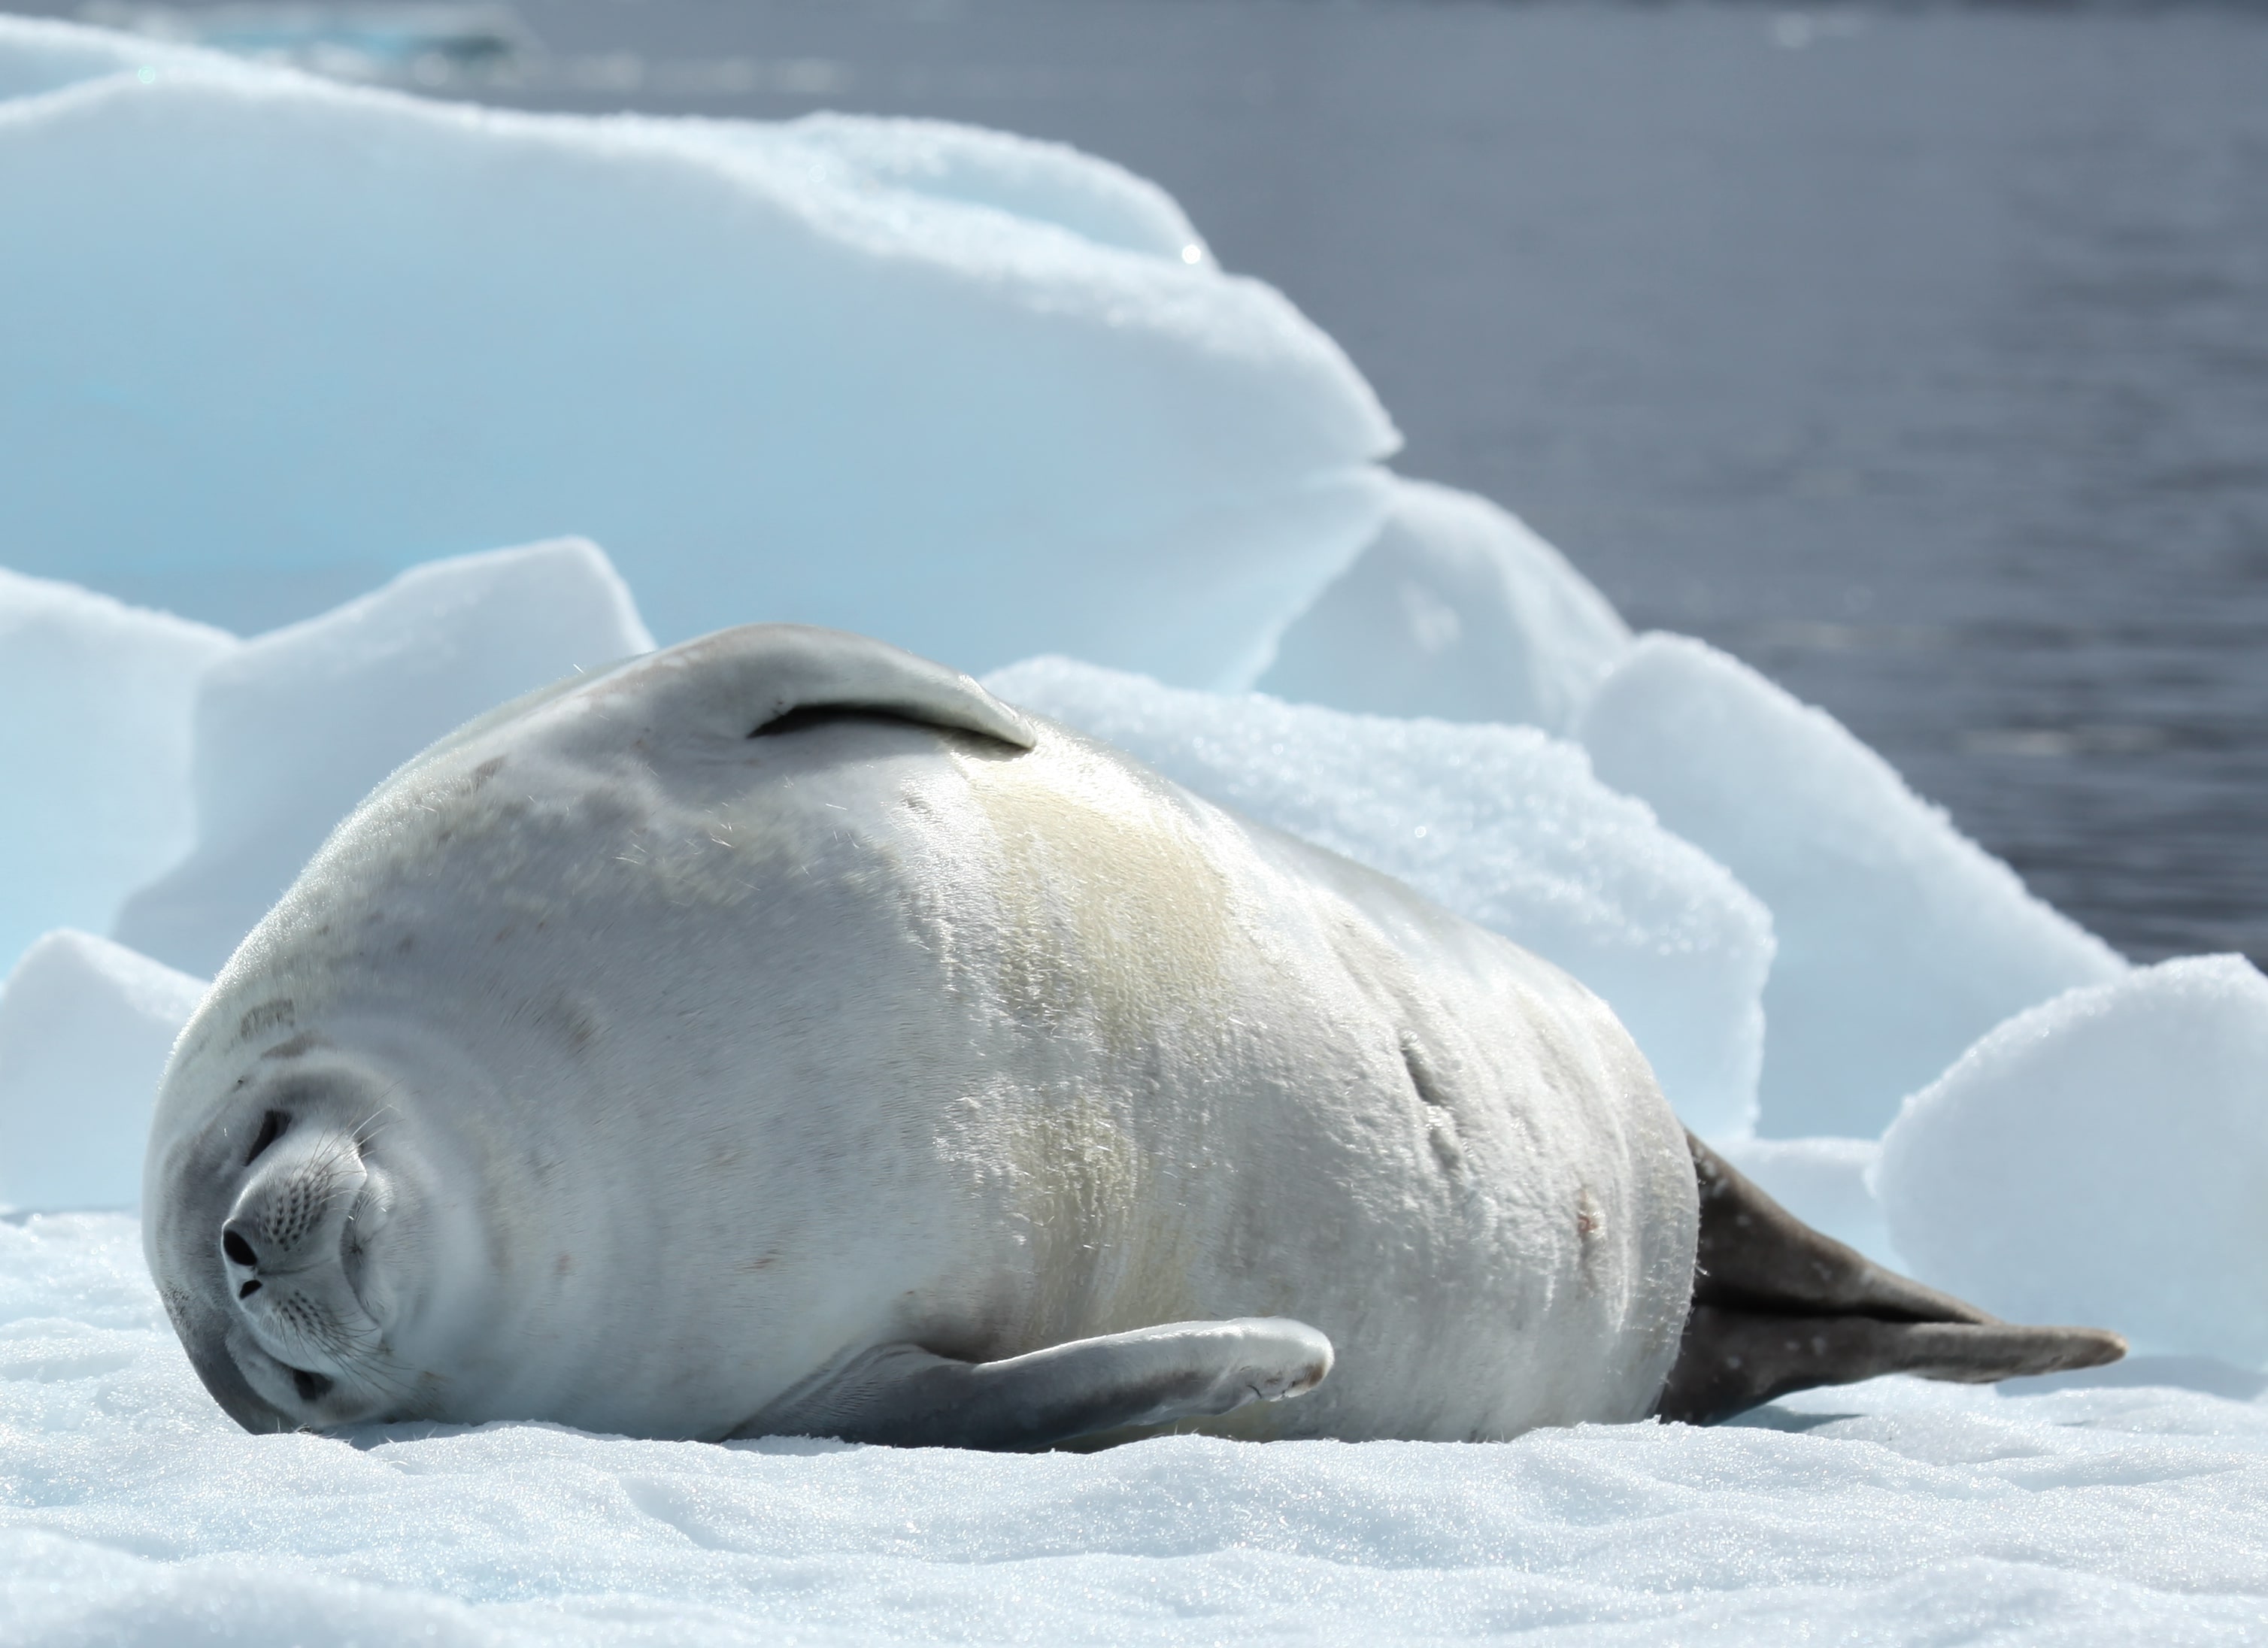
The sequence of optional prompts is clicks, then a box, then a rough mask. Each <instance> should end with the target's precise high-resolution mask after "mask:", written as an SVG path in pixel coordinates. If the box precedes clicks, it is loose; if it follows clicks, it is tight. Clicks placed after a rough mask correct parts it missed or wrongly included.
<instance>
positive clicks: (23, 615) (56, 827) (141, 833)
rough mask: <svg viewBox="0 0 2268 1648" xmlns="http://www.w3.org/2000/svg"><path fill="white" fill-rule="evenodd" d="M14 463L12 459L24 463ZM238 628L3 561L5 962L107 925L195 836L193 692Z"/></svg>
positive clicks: (0, 700) (0, 839) (0, 707)
mask: <svg viewBox="0 0 2268 1648" xmlns="http://www.w3.org/2000/svg"><path fill="white" fill-rule="evenodd" d="M11 477H12V471H11ZM234 644H235V640H234V637H233V636H229V635H227V634H225V633H224V632H222V631H221V630H218V629H212V628H210V627H209V626H207V625H204V624H196V623H189V622H185V621H184V620H182V619H180V618H175V617H173V616H170V615H169V614H165V613H156V612H144V611H141V610H138V609H136V608H135V607H125V606H122V605H121V604H120V603H118V602H117V601H114V600H111V599H109V598H108V597H107V596H104V595H97V594H94V593H92V592H90V591H87V590H84V589H80V588H79V587H78V586H77V585H71V584H61V583H56V582H54V581H52V580H49V579H47V578H25V577H23V576H21V575H20V574H18V573H14V572H11V571H9V570H7V569H5V568H4V567H0V711H4V712H0V774H4V775H5V781H4V782H0V862H4V863H6V864H11V865H28V864H37V865H38V866H39V867H40V869H39V873H38V874H36V875H33V874H25V873H20V872H19V873H16V874H11V875H7V876H0V967H4V966H6V965H7V964H8V962H9V961H11V960H13V959H14V958H15V957H16V956H18V954H20V953H22V952H23V949H24V946H25V945H28V944H30V943H31V942H32V940H33V939H34V938H38V937H39V936H40V934H41V933H43V932H46V931H48V929H50V928H55V927H85V928H96V929H99V928H105V927H107V926H109V925H110V923H111V918H112V917H113V916H115V915H116V914H117V910H118V904H119V901H120V900H122V899H123V898H124V897H125V896H126V894H128V893H129V892H131V891H132V890H133V889H134V888H135V887H137V886H138V885H140V884H141V883H142V882H144V881H146V880H148V879H150V878H151V876H153V875H156V874H157V873H158V872H159V871H161V870H163V869H165V868H166V866H167V865H168V864H172V863H173V860H174V859H176V858H178V857H180V855H181V853H182V852H183V851H184V850H186V849H187V848H188V844H189V836H190V819H189V808H188V786H187V784H186V780H187V778H188V766H189V699H190V695H191V693H192V691H193V689H194V684H195V681H196V679H197V677H198V675H199V674H200V673H203V670H204V668H205V666H207V665H209V664H211V663H212V662H214V661H215V660H216V659H217V658H221V657H223V656H225V654H226V653H227V652H228V651H229V650H230V649H231V648H232V646H233V645H234Z"/></svg>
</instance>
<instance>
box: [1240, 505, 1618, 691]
mask: <svg viewBox="0 0 2268 1648" xmlns="http://www.w3.org/2000/svg"><path fill="white" fill-rule="evenodd" d="M1630 644H1631V635H1630V630H1629V629H1628V628H1627V627H1626V626H1624V623H1623V621H1622V619H1621V618H1620V617H1619V616H1617V615H1616V612H1615V609H1614V608H1613V607H1610V606H1609V605H1608V604H1607V599H1606V597H1605V596H1603V595H1602V594H1600V593H1599V592H1598V591H1597V590H1596V589H1594V588H1593V587H1592V585H1591V584H1590V581H1589V580H1588V579H1587V578H1584V577H1583V575H1582V574H1581V573H1580V572H1578V571H1576V570H1575V569H1574V568H1573V567H1572V566H1570V565H1568V563H1567V558H1566V557H1565V555H1561V554H1560V553H1559V552H1558V551H1557V549H1555V548H1552V547H1551V546H1550V544H1548V543H1546V542H1545V541H1543V539H1541V538H1539V537H1537V536H1536V535H1535V533H1533V532H1530V531H1529V530H1528V527H1527V526H1526V525H1525V524H1524V523H1522V522H1521V521H1520V520H1519V519H1516V518H1515V517H1513V516H1512V515H1509V514H1507V513H1506V512H1505V511H1503V510H1501V509H1499V508H1498V507H1497V506H1496V505H1495V504H1491V503H1490V502H1489V501H1488V500H1487V499H1486V498H1483V497H1475V496H1474V495H1473V494H1471V493H1469V492H1460V491H1457V490H1455V489H1453V488H1450V487H1443V486H1434V485H1432V483H1430V482H1420V481H1403V480H1397V481H1396V482H1395V489H1394V507H1393V511H1392V512H1391V513H1390V514H1388V517H1387V518H1386V521H1385V523H1384V524H1383V525H1382V526H1380V528H1379V530H1378V535H1377V536H1376V537H1375V538H1373V539H1372V540H1371V541H1370V542H1369V543H1368V544H1367V545H1366V546H1365V548H1364V549H1363V552H1362V554H1361V555H1360V556H1359V557H1358V558H1357V560H1356V562H1355V563H1354V565H1353V566H1351V567H1350V568H1349V569H1348V570H1346V572H1345V573H1344V574H1343V575H1342V576H1341V577H1340V578H1339V579H1338V581H1337V583H1335V584H1333V585H1331V586H1330V587H1329V589H1327V590H1325V591H1324V592H1322V594H1321V595H1320V596H1318V597H1317V598H1316V600H1315V601H1314V605H1313V606H1311V607H1308V608H1307V611H1306V612H1304V613H1302V614H1300V617H1299V619H1298V620H1297V621H1296V622H1294V623H1293V624H1292V627H1291V629H1289V630H1287V631H1286V632H1285V636H1284V638H1283V640H1282V642H1281V643H1279V644H1278V648H1277V652H1276V659H1275V662H1274V663H1273V664H1272V665H1270V667H1269V670H1268V673H1266V674H1265V675H1263V676H1262V677H1261V678H1260V681H1259V683H1258V684H1259V687H1260V688H1261V690H1262V691H1263V692H1267V693H1270V694H1273V695H1275V696H1277V697H1278V698H1290V699H1293V700H1296V701H1298V702H1300V703H1319V704H1329V705H1331V706H1332V707H1333V708H1335V709H1339V710H1371V711H1373V712H1375V713H1378V714H1381V715H1392V716H1430V717H1436V718H1439V719H1441V720H1445V721H1513V722H1525V723H1527V724H1528V725H1533V726H1540V727H1543V728H1544V729H1546V730H1547V731H1550V732H1566V731H1567V730H1568V729H1569V727H1570V726H1572V724H1573V722H1574V718H1575V715H1576V713H1577V711H1579V710H1580V709H1581V708H1582V707H1583V704H1584V703H1585V702H1586V701H1587V699H1588V698H1589V697H1590V695H1591V693H1592V692H1593V690H1594V688H1596V687H1597V686H1598V684H1599V681H1601V679H1602V678H1603V677H1604V676H1605V675H1606V673H1607V672H1608V671H1609V670H1610V669H1612V668H1613V667H1614V666H1615V665H1616V663H1617V662H1618V661H1620V659H1621V658H1622V656H1623V654H1624V653H1625V652H1627V651H1629V650H1630Z"/></svg>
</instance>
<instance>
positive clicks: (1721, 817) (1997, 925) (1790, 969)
mask: <svg viewBox="0 0 2268 1648" xmlns="http://www.w3.org/2000/svg"><path fill="white" fill-rule="evenodd" d="M1577 736H1578V737H1580V739H1581V740H1582V743H1583V746H1584V747H1585V748H1586V749H1587V750H1589V751H1590V753H1591V761H1592V763H1593V765H1594V767H1595V768H1596V769H1597V770H1598V775H1599V776H1600V777H1601V778H1602V779H1603V780H1604V781H1605V782H1606V783H1607V784H1610V785H1612V786H1613V787H1614V788H1616V789H1617V790H1621V791H1627V792H1628V793H1629V794H1631V795H1634V796H1637V797H1638V798H1640V799H1641V800H1644V801H1646V803H1648V804H1649V805H1650V806H1652V807H1653V810H1654V812H1655V813H1656V814H1658V815H1659V816H1660V818H1661V821H1662V823H1664V824H1665V825H1667V826H1668V828H1670V829H1672V830H1675V832H1676V833H1677V834H1678V835H1683V837H1684V838H1685V839H1686V840H1688V841H1690V842H1693V843H1694V844H1695V845H1696V846H1697V847H1699V848H1700V849H1701V850H1703V851H1705V852H1706V853H1708V854H1709V855H1710V856H1711V857H1713V858H1715V859H1716V860H1717V861H1718V862H1719V863H1720V864H1723V865H1725V866H1726V867H1727V869H1729V870H1730V871H1731V872H1733V873H1734V875H1736V876H1738V877H1739V878H1740V879H1741V881H1742V885H1743V886H1745V887H1748V888H1749V890H1750V891H1751V892H1753V893H1754V894H1756V896H1757V897H1758V898H1760V899H1762V900H1763V901H1764V903H1765V905H1766V906H1767V907H1768V908H1769V909H1771V916H1772V926H1773V929H1774V931H1776V932H1777V934H1778V938H1779V957H1778V961H1777V963H1776V964H1775V965H1774V967H1773V969H1772V975H1771V982H1769V983H1768V984H1767V985H1766V986H1765V989H1764V1015H1765V1019H1766V1021H1767V1022H1768V1023H1769V1025H1770V1026H1771V1034H1770V1036H1769V1038H1768V1040H1767V1041H1766V1044H1765V1048H1764V1076H1763V1079H1762V1082H1761V1085H1760V1089H1759V1096H1760V1101H1761V1105H1762V1115H1761V1117H1760V1120H1759V1122H1758V1123H1757V1126H1758V1130H1759V1131H1761V1132H1764V1133H1766V1134H1769V1135H1773V1136H1777V1137H1799V1136H1805V1135H1815V1134H1830V1135H1845V1136H1850V1137H1872V1136H1874V1135H1875V1134H1878V1133H1880V1132H1881V1130H1882V1129H1883V1127H1884V1126H1885V1125H1886V1124H1888V1122H1889V1119H1890V1117H1891V1116H1892V1115H1895V1114H1896V1110H1897V1107H1898V1101H1899V1100H1901V1099H1903V1098H1904V1096H1905V1095H1906V1094H1907V1093H1911V1092H1912V1091H1913V1090H1914V1089H1916V1088H1918V1087H1919V1086H1921V1085H1923V1084H1924V1083H1926V1082H1927V1081H1929V1080H1930V1079H1931V1078H1933V1077H1935V1076H1936V1075H1937V1073H1938V1072H1939V1071H1940V1070H1943V1069H1944V1068H1945V1067H1946V1066H1947V1065H1948V1063H1951V1062H1952V1061H1953V1060H1954V1059H1955V1057H1957V1056H1959V1055H1960V1054H1961V1053H1962V1050H1963V1049H1965V1048H1967V1047H1968V1046H1969V1044H1970V1042H1971V1041H1975V1040H1976V1039H1977V1037H1978V1036H1980V1035H1982V1034H1985V1031H1987V1030H1989V1029H1991V1028H1992V1026H1994V1025H1996V1024H1998V1023H1999V1021H2000V1020H2001V1019H2005V1018H2007V1016H2008V1015H2009V1014H2010V1013H2013V1012H2020V1011H2021V1010H2022V1009H2023V1008H2026V1007H2029V1006H2031V1005H2033V1004H2035V1003H2037V1002H2041V1001H2044V1000H2046V999H2047V998H2048V997H2051V996H2054V995H2058V994H2060V993H2061V992H2062V991H2064V990H2068V989H2071V988H2072V987H2073V986H2075V985H2080V984H2095V983H2101V982H2104V981H2105V980H2108V979H2111V978H2115V977H2117V975H2118V974H2119V973H2120V972H2122V971H2123V970H2124V966H2125V963H2124V962H2123V961H2122V960H2120V959H2119V958H2118V956H2117V954H2116V953H2113V952H2112V951H2111V949H2110V946H2109V945H2105V944H2103V943H2102V940H2101V939H2099V938H2095V937H2094V936H2093V935H2092V934H2090V933H2088V932H2087V931H2084V930H2083V929H2081V928H2080V927H2079V926H2078V925H2076V924H2075V923H2073V922H2071V921H2069V920H2067V919H2066V917H2064V916H2060V915H2058V914H2057V913H2056V911H2054V910H2052V909H2050V908H2049V907H2048V906H2047V905H2045V904H2043V903H2042V902H2040V901H2039V900H2037V899H2036V898H2034V897H2033V896H2032V895H2031V894H2029V893H2028V892H2026V891H2025V890H2024V887H2023V883H2022V882H2021V881H2020V880H2018V879H2017V878H2016V874H2015V872H2014V871H2012V870H2010V869H2009V868H2008V866H2007V865H2006V864H2002V863H2001V862H2000V861H1999V859H1997V858H1994V857H1992V856H1991V855H1990V854H1988V853H1986V852H1985V851H1984V850H1983V849H1981V848H1979V847H1978V846H1977V844H1976V843H1975V842H1971V841H1970V840H1969V839H1968V838H1967V837H1966V836H1964V835H1962V834H1961V833H1960V832H1959V831H1958V830H1956V829H1955V828H1954V827H1953V823H1952V821H1951V820H1949V819H1948V818H1947V817H1946V815H1945V813H1943V811H1941V810H1940V809H1939V808H1937V807H1933V806H1930V805H1929V803H1927V802H1926V801H1924V800H1922V799H1921V798H1920V797H1918V796H1917V795H1915V794H1914V793H1913V791H1911V790H1909V789H1908V788H1906V785H1905V783H1904V780H1903V779H1901V778H1900V777H1899V776H1898V775H1897V774H1896V771H1894V770H1893V769H1891V767H1890V765H1889V762H1888V761H1884V760H1883V759H1882V758H1881V756H1879V755H1877V754H1874V751H1872V750H1870V749H1868V748H1867V747H1866V746H1865V745H1863V744H1861V743H1860V742H1859V740H1858V739H1855V738H1853V737H1852V736H1851V734H1850V733H1849V732H1846V731H1845V729H1844V728H1843V726H1842V725H1840V724H1839V723H1838V722H1837V721H1836V720H1835V719H1834V717H1831V716H1830V715H1828V714H1827V712H1826V711H1824V710H1817V709H1814V708H1812V707H1811V706H1809V705H1808V704H1804V703H1799V702H1798V701H1797V700H1796V699H1794V698H1793V697H1792V696H1790V695H1788V694H1787V693H1786V692H1784V691H1782V690H1781V689H1780V688H1778V687H1776V686H1774V685H1773V684H1772V683H1771V682H1770V681H1766V680H1765V679H1764V677H1763V676H1761V675H1759V674H1757V673H1756V672H1755V671H1754V670H1752V669H1750V668H1749V666H1747V665H1745V664H1742V663H1741V662H1740V661H1739V660H1738V659H1737V658H1729V657H1727V655H1726V654H1724V653H1722V652H1719V651H1717V650H1716V649H1715V648H1713V647H1711V646H1708V645H1706V644H1704V643H1702V642H1699V641H1696V640H1693V639H1691V638H1690V637H1689V636H1669V635H1650V636H1645V637H1643V638H1642V639H1640V640H1639V641H1638V644H1637V645H1636V646H1634V647H1633V648H1632V649H1631V651H1630V653H1629V655H1628V656H1627V657H1626V658H1624V659H1623V661H1622V662H1621V663H1620V664H1619V665H1617V666H1616V668H1615V670H1614V672H1613V673H1611V674H1609V676H1608V677H1607V678H1606V680H1605V681H1603V682H1602V684H1601V685H1600V687H1599V689H1598V692H1597V694H1596V695H1595V696H1594V697H1593V698H1592V700H1591V702H1590V703H1589V704H1588V705H1587V706H1586V708H1585V710H1584V711H1583V715H1582V717H1581V720H1580V725H1579V726H1578V729H1577Z"/></svg>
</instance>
